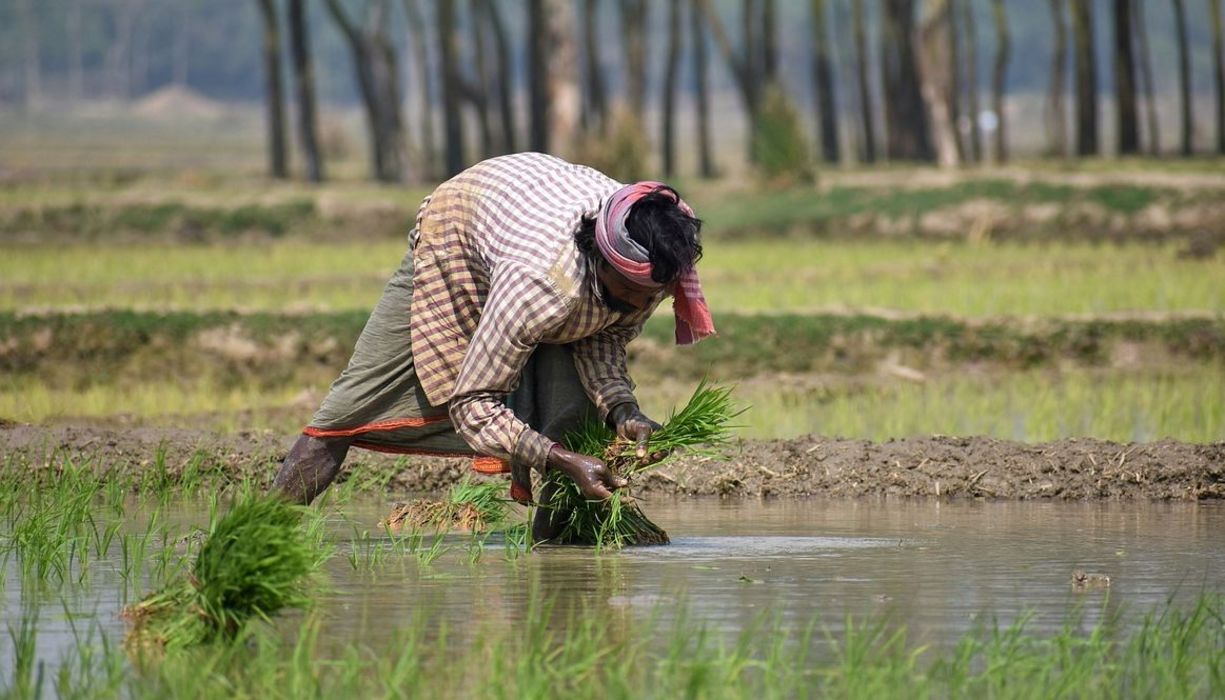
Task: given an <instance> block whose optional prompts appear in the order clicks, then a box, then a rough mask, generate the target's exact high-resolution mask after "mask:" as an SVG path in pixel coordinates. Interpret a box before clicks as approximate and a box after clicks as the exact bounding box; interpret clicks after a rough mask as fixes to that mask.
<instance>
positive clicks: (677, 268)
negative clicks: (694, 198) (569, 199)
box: [574, 185, 702, 284]
mask: <svg viewBox="0 0 1225 700" xmlns="http://www.w3.org/2000/svg"><path fill="white" fill-rule="evenodd" d="M679 199H680V195H678V194H677V193H676V190H674V189H672V188H671V187H668V186H667V185H662V186H660V187H657V188H656V189H655V191H653V192H651V193H650V194H647V195H646V196H644V197H643V198H642V199H639V200H638V201H637V202H634V205H633V206H632V207H630V213H629V216H627V217H626V220H625V227H626V229H627V230H628V231H629V236H630V238H631V239H633V240H634V242H636V243H637V244H638V245H640V246H642V247H643V248H645V249H646V251H647V256H648V258H649V259H650V261H651V279H653V280H655V282H656V283H658V284H671V283H672V282H675V281H676V280H677V279H679V278H680V276H681V275H682V274H684V273H686V272H688V271H689V270H690V269H692V268H693V266H694V265H696V264H697V262H698V260H701V259H702V236H701V232H702V221H701V219H697V218H695V217H692V216H689V215H688V214H686V213H685V212H683V211H681V208H680V207H679V206H677V204H676V202H677V201H678V200H679ZM574 243H575V245H576V246H578V249H579V251H580V252H581V253H583V255H584V256H586V257H587V259H588V260H589V261H590V262H592V263H596V262H598V261H599V260H600V259H601V256H600V250H599V248H598V247H597V246H596V242H595V219H583V222H582V225H581V226H579V229H578V231H577V232H575V234H574Z"/></svg>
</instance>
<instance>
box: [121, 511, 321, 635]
mask: <svg viewBox="0 0 1225 700" xmlns="http://www.w3.org/2000/svg"><path fill="white" fill-rule="evenodd" d="M303 510H304V509H303V508H301V507H298V506H294V505H291V504H289V503H286V502H285V501H283V500H281V499H279V498H276V497H264V496H253V495H249V494H248V495H244V496H242V497H240V500H239V502H238V503H237V504H236V505H235V506H234V508H233V509H232V510H230V512H229V513H228V514H227V515H226V516H225V517H222V518H219V519H217V520H215V521H214V522H213V524H212V526H211V527H210V529H209V533H208V537H207V539H206V540H205V541H204V544H203V545H201V547H200V551H199V553H198V554H197V555H196V559H195V562H194V563H193V565H192V567H191V571H190V573H189V574H188V575H187V577H186V578H185V579H182V580H178V581H175V582H172V583H171V584H170V585H168V586H167V587H166V588H164V589H162V590H160V591H158V592H157V593H154V594H152V595H150V596H148V597H146V598H145V599H144V600H142V601H140V602H139V603H136V604H135V605H131V606H128V607H127V608H126V609H125V610H124V613H123V614H124V617H125V619H127V620H128V621H129V622H130V623H131V624H132V630H131V632H130V633H129V636H128V642H129V647H130V648H135V649H149V648H152V649H154V650H165V649H177V648H184V647H190V646H195V645H198V644H202V643H206V642H210V641H213V640H216V639H222V638H233V637H234V636H235V635H236V634H237V633H238V632H239V631H240V630H241V629H242V628H243V626H244V625H245V624H246V623H247V622H248V621H250V620H253V619H260V620H268V619H269V618H271V616H272V615H274V614H275V613H276V612H277V611H279V610H281V609H282V608H287V607H288V608H303V607H306V606H307V605H308V604H309V603H310V598H309V597H308V596H307V593H306V591H307V583H308V581H309V579H310V578H311V576H312V574H314V573H315V572H316V571H317V570H318V569H319V567H320V566H321V565H322V563H323V561H324V560H325V559H326V558H327V555H328V553H329V551H328V549H327V548H326V547H324V546H323V545H322V544H321V542H320V537H321V533H320V532H319V528H318V527H317V526H312V525H308V526H307V527H306V528H304V527H303V522H302V521H303Z"/></svg>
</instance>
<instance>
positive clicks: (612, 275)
mask: <svg viewBox="0 0 1225 700" xmlns="http://www.w3.org/2000/svg"><path fill="white" fill-rule="evenodd" d="M596 276H597V277H599V280H600V296H602V297H603V298H604V305H605V306H607V307H608V308H610V309H612V310H613V311H616V312H617V313H623V314H628V313H633V312H635V311H642V310H643V309H645V308H647V307H649V306H651V305H652V304H654V303H655V301H656V300H657V299H658V298H659V297H661V296H663V295H664V294H665V293H666V291H667V288H663V287H644V286H642V285H640V284H636V283H634V282H631V281H630V280H629V279H626V277H625V276H624V275H622V274H621V273H620V272H617V270H616V269H615V268H614V267H613V266H612V265H610V264H608V261H607V260H600V265H599V267H598V268H597V269H596Z"/></svg>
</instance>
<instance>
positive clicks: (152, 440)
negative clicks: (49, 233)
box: [0, 424, 1225, 500]
mask: <svg viewBox="0 0 1225 700" xmlns="http://www.w3.org/2000/svg"><path fill="white" fill-rule="evenodd" d="M291 440H292V436H287V435H271V434H255V433H240V434H235V435H221V434H217V433H210V432H205V431H194V430H186V429H184V430H178V429H169V430H168V429H158V428H137V429H133V430H106V429H101V428H95V427H87V426H55V427H42V426H30V425H12V424H9V425H0V468H5V469H28V470H30V473H31V476H34V475H37V474H40V473H41V474H50V473H53V472H52V471H51V470H54V469H56V468H57V467H58V466H60V465H62V464H63V460H64V459H65V458H68V459H71V460H73V461H74V462H77V463H81V462H83V461H86V460H88V461H89V462H90V464H92V466H93V468H95V469H104V470H112V469H113V470H119V471H121V472H124V473H128V474H130V475H133V476H138V475H139V473H140V472H142V471H147V470H150V469H164V470H165V472H166V473H167V474H168V475H170V476H172V477H173V476H174V475H176V474H181V473H182V472H183V470H184V468H185V467H186V466H187V465H189V464H191V463H192V462H193V461H194V462H195V466H196V468H197V469H198V470H199V471H202V472H203V473H204V474H205V475H211V476H215V477H219V478H225V479H242V478H251V479H253V480H254V481H256V482H257V483H265V484H266V483H268V482H270V481H271V479H272V477H273V475H274V473H275V471H276V468H277V464H276V463H277V462H279V461H280V460H281V459H282V458H283V457H284V455H285V452H286V450H287V449H288V445H289V443H290V442H291ZM159 462H160V464H159ZM468 464H469V461H468V460H464V459H436V458H412V459H407V460H406V459H404V458H399V459H397V458H391V457H388V456H385V455H379V454H376V453H371V452H366V451H363V450H353V451H352V452H350V456H349V460H348V462H347V465H348V467H349V469H348V476H349V478H359V479H362V482H361V483H369V484H371V485H372V486H371V487H372V488H382V489H385V490H386V491H387V492H393V493H405V492H418V493H421V492H424V493H442V492H443V491H444V490H445V489H447V488H449V487H450V486H451V485H452V484H453V483H455V482H456V481H457V480H459V478H460V477H461V476H462V475H463V474H464V473H465V472H466V471H467V465H468ZM44 470H46V471H44ZM367 480H368V481H367ZM633 488H634V490H635V492H636V493H640V494H644V495H645V494H672V495H678V496H725V497H744V496H756V497H785V498H801V497H806V496H833V497H850V498H853V497H865V496H903V497H905V496H928V497H933V496H934V497H939V498H986V499H1061V500H1085V499H1160V500H1173V499H1177V500H1195V499H1218V498H1225V442H1218V443H1212V444H1191V443H1183V442H1176V441H1173V440H1163V441H1160V442H1152V443H1115V442H1109V441H1104V440H1094V439H1087V438H1073V439H1065V440H1058V441H1055V442H1050V443H1041V444H1027V443H1018V442H1010V441H1007V440H997V439H994V438H985V437H968V438H965V437H941V436H936V437H921V438H905V439H898V440H889V441H887V442H883V443H874V442H869V441H866V440H850V439H842V438H822V437H818V436H807V437H801V438H795V439H790V440H771V441H744V442H742V443H739V444H738V445H736V446H734V447H733V448H731V449H730V450H729V451H728V453H727V454H726V455H725V456H723V457H719V458H712V457H698V456H690V457H683V456H682V457H679V458H677V459H676V460H674V461H672V462H670V463H668V464H665V465H662V466H661V467H660V468H659V469H657V470H655V471H653V472H649V473H647V474H645V475H643V476H640V477H639V478H638V479H636V482H635V483H634V484H633Z"/></svg>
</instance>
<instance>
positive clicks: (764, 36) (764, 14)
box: [761, 0, 778, 83]
mask: <svg viewBox="0 0 1225 700" xmlns="http://www.w3.org/2000/svg"><path fill="white" fill-rule="evenodd" d="M761 75H762V78H763V79H764V80H765V81H766V82H767V83H775V82H778V19H777V13H776V12H775V5H774V0H762V6H761Z"/></svg>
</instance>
